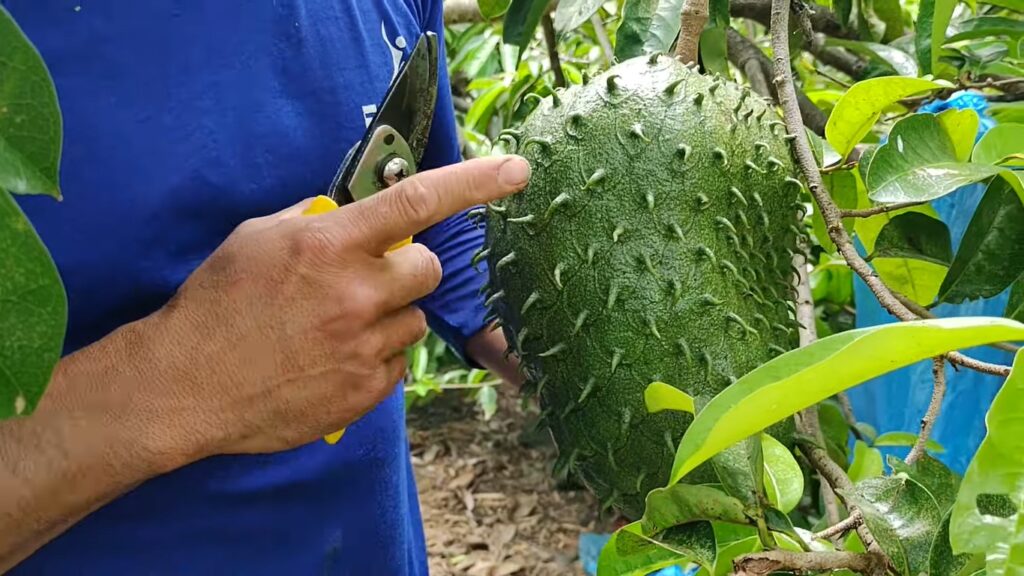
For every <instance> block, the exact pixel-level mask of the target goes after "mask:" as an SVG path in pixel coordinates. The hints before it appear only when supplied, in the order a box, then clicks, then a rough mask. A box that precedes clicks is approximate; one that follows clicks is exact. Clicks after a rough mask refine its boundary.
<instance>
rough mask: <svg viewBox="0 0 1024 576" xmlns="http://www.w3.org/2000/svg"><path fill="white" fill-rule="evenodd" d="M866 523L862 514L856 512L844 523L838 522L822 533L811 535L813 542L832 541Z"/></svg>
mask: <svg viewBox="0 0 1024 576" xmlns="http://www.w3.org/2000/svg"><path fill="white" fill-rule="evenodd" d="M862 522H864V517H863V516H861V514H860V512H854V513H853V514H851V515H850V516H848V517H847V518H846V520H843V521H842V522H837V523H835V524H833V525H831V526H829V527H828V528H825V529H824V530H822V531H821V532H817V533H815V534H812V535H811V539H812V540H830V539H832V538H835V537H837V536H842V535H843V534H846V533H847V532H849V531H850V530H853V529H854V528H856V527H858V526H860V525H861V523H862Z"/></svg>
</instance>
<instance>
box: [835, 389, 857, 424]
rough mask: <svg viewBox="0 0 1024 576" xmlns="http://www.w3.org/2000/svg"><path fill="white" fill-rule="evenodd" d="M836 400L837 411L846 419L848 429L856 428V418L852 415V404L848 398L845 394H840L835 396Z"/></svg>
mask: <svg viewBox="0 0 1024 576" xmlns="http://www.w3.org/2000/svg"><path fill="white" fill-rule="evenodd" d="M836 399H837V400H838V401H839V410H840V411H842V413H843V417H844V418H846V423H847V424H848V425H849V426H850V428H853V429H856V428H857V417H856V416H855V415H854V414H853V404H852V403H850V397H849V396H847V395H846V392H840V393H839V394H836Z"/></svg>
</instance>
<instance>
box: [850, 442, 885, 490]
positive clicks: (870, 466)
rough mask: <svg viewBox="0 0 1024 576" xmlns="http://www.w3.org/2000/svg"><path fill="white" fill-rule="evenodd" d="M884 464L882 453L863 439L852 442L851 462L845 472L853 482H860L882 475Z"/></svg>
mask: <svg viewBox="0 0 1024 576" xmlns="http://www.w3.org/2000/svg"><path fill="white" fill-rule="evenodd" d="M884 468H885V466H884V465H883V464H882V453H881V452H879V451H878V449H876V448H872V447H870V446H868V445H867V444H866V443H865V442H864V441H863V440H857V441H856V442H854V443H853V462H850V468H849V470H847V474H848V475H849V476H850V480H852V481H853V482H861V481H864V480H867V479H868V478H875V477H877V476H881V475H882V471H883V470H884Z"/></svg>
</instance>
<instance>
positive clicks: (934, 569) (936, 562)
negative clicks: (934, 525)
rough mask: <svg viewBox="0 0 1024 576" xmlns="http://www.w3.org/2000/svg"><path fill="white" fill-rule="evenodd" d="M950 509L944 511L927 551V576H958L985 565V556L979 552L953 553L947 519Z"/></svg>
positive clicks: (950, 512) (971, 572)
mask: <svg viewBox="0 0 1024 576" xmlns="http://www.w3.org/2000/svg"><path fill="white" fill-rule="evenodd" d="M952 512H953V511H952V510H949V511H947V512H946V514H945V516H943V517H942V523H941V524H939V531H938V532H936V533H935V538H934V539H933V540H932V547H931V550H929V552H928V569H929V572H928V576H960V575H962V574H973V573H974V572H976V571H977V570H978V569H981V568H984V567H985V557H984V555H981V554H974V555H971V554H953V548H952V547H951V546H950V544H949V519H950V515H951V514H952Z"/></svg>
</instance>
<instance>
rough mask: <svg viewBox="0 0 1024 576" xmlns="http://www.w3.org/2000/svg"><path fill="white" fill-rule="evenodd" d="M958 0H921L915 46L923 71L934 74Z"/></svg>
mask: <svg viewBox="0 0 1024 576" xmlns="http://www.w3.org/2000/svg"><path fill="white" fill-rule="evenodd" d="M956 4H957V0H921V5H920V7H919V8H918V14H917V27H916V34H915V37H914V47H915V50H916V52H917V61H918V63H920V65H921V72H922V73H924V74H934V73H935V72H936V68H937V65H938V62H939V52H940V51H941V49H942V45H943V44H944V43H945V40H946V28H947V27H948V26H949V21H950V19H951V18H952V17H953V9H954V8H956Z"/></svg>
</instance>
